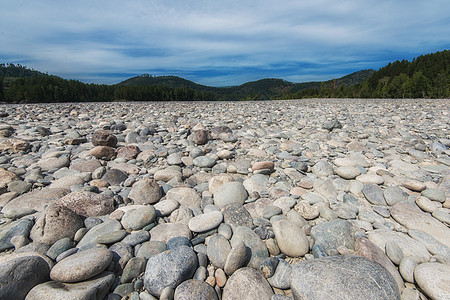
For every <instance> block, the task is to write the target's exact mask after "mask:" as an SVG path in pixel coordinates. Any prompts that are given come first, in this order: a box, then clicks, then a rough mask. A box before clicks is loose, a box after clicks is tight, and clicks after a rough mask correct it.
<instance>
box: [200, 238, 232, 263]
mask: <svg viewBox="0 0 450 300" xmlns="http://www.w3.org/2000/svg"><path fill="white" fill-rule="evenodd" d="M230 251H231V245H230V242H229V241H228V240H227V239H226V238H225V237H223V236H222V235H221V234H216V235H214V236H212V237H211V238H209V240H208V246H207V248H206V255H207V256H208V259H209V261H210V262H211V263H212V264H213V266H215V267H217V268H221V269H223V268H224V267H225V262H226V260H227V257H228V255H229V254H230Z"/></svg>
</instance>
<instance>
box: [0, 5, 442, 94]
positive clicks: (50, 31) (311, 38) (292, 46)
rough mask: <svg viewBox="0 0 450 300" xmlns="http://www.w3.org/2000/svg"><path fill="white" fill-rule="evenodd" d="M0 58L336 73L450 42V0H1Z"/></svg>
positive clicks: (197, 71) (224, 79)
mask: <svg viewBox="0 0 450 300" xmlns="http://www.w3.org/2000/svg"><path fill="white" fill-rule="evenodd" d="M0 7H1V8H0V62H3V63H19V64H22V65H25V66H27V67H29V68H33V69H35V70H38V71H42V72H48V73H49V74H53V75H57V76H61V77H63V78H66V79H76V80H80V81H82V82H85V83H102V84H103V83H104V84H114V83H118V82H120V81H123V80H125V79H127V78H130V77H133V76H136V75H140V74H151V75H155V76H159V75H176V76H180V77H183V78H186V79H189V80H192V81H194V82H197V83H200V84H205V85H210V86H230V85H239V84H243V83H245V82H248V81H254V80H258V79H262V78H281V79H285V80H288V81H292V82H307V81H320V80H329V79H332V78H338V77H341V76H344V75H347V74H350V73H352V72H355V71H359V70H362V69H370V68H371V69H375V70H377V69H379V68H381V67H383V66H385V65H386V64H387V63H389V62H394V61H396V60H402V59H408V60H412V59H413V58H414V57H417V56H419V55H422V54H427V53H432V52H436V51H442V50H445V49H450V1H448V0H427V1H423V0H395V1H394V0H340V1H336V0H314V1H313V0H310V1H305V0H277V1H274V0H270V1H269V0H260V1H250V0H238V1H235V0H225V1H224V0H221V1H218V0H145V1H144V0H142V1H141V0H120V1H117V0H77V1H73V0H71V1H68V0H59V1H54V0H39V1H36V0H28V1H23V0H0Z"/></svg>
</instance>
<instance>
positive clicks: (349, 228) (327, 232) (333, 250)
mask: <svg viewBox="0 0 450 300" xmlns="http://www.w3.org/2000/svg"><path fill="white" fill-rule="evenodd" d="M311 237H312V238H313V239H314V241H315V244H317V245H319V246H320V247H321V248H322V249H323V250H324V251H325V253H326V254H327V255H336V254H337V253H338V252H337V248H338V247H339V246H344V247H346V248H348V249H351V250H354V249H355V229H354V228H353V225H352V223H350V222H349V221H346V220H339V219H337V220H332V221H329V222H324V223H320V224H317V225H316V226H314V227H313V228H312V229H311Z"/></svg>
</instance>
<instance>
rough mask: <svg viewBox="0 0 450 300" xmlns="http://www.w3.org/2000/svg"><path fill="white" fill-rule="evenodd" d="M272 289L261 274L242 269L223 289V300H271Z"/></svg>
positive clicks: (246, 268)
mask: <svg viewBox="0 0 450 300" xmlns="http://www.w3.org/2000/svg"><path fill="white" fill-rule="evenodd" d="M272 295H273V291H272V288H271V286H270V284H269V283H268V282H267V280H266V279H265V278H264V277H263V276H262V275H261V273H260V272H259V271H257V270H255V269H253V268H248V267H245V268H240V269H239V270H237V271H236V272H234V273H233V275H231V276H230V278H228V281H227V283H226V285H225V287H224V288H223V294H222V299H223V300H251V299H261V300H270V299H271V297H272Z"/></svg>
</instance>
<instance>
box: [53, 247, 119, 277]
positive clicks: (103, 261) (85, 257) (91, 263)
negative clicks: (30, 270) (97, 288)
mask: <svg viewBox="0 0 450 300" xmlns="http://www.w3.org/2000/svg"><path fill="white" fill-rule="evenodd" d="M112 258H113V254H112V252H111V251H109V250H108V249H104V248H92V249H88V250H85V251H79V252H77V253H75V254H72V255H70V256H68V257H66V258H64V259H63V260H61V261H59V262H58V263H57V264H56V265H55V266H54V267H53V268H52V270H51V272H50V278H51V279H52V280H54V281H59V282H79V281H84V280H87V279H89V278H92V277H94V276H96V275H98V274H100V273H101V272H103V271H104V270H105V269H106V268H107V267H108V265H109V264H110V262H111V260H112Z"/></svg>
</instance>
